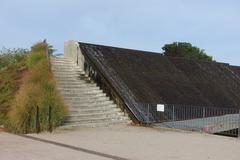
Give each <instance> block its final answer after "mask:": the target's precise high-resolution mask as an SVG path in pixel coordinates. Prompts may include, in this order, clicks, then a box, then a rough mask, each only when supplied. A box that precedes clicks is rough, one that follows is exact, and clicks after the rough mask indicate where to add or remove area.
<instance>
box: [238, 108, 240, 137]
mask: <svg viewBox="0 0 240 160" xmlns="http://www.w3.org/2000/svg"><path fill="white" fill-rule="evenodd" d="M238 138H239V139H240V110H239V111H238Z"/></svg>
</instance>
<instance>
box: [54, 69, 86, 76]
mask: <svg viewBox="0 0 240 160" xmlns="http://www.w3.org/2000/svg"><path fill="white" fill-rule="evenodd" d="M52 72H53V74H54V75H55V74H63V75H65V74H81V73H83V72H84V71H83V70H62V71H61V70H52ZM84 73H85V72H84Z"/></svg>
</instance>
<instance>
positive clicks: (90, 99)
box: [63, 96, 110, 103]
mask: <svg viewBox="0 0 240 160" xmlns="http://www.w3.org/2000/svg"><path fill="white" fill-rule="evenodd" d="M63 99H64V100H65V101H66V102H69V103H71V102H78V103H86V102H89V103H92V102H99V101H108V100H110V98H109V97H105V96H104V97H103V96H102V97H87V98H80V97H64V98H63Z"/></svg>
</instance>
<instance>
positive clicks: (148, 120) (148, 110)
mask: <svg viewBox="0 0 240 160" xmlns="http://www.w3.org/2000/svg"><path fill="white" fill-rule="evenodd" d="M147 123H149V104H148V109H147Z"/></svg>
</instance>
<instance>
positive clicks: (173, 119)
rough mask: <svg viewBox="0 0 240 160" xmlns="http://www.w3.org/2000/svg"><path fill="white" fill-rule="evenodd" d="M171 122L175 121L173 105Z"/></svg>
mask: <svg viewBox="0 0 240 160" xmlns="http://www.w3.org/2000/svg"><path fill="white" fill-rule="evenodd" d="M172 121H175V108H174V105H173V111H172Z"/></svg>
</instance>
